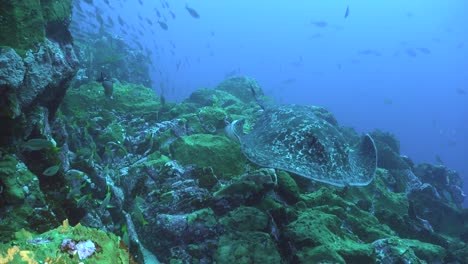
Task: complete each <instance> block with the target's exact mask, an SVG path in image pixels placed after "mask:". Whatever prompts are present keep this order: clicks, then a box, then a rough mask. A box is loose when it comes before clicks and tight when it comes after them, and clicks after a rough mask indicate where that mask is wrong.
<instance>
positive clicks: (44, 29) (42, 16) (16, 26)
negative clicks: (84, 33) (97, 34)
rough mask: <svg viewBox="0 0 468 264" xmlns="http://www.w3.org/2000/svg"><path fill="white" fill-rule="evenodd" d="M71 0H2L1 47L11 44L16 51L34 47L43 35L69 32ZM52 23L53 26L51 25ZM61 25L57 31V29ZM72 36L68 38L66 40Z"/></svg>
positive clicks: (22, 53)
mask: <svg viewBox="0 0 468 264" xmlns="http://www.w3.org/2000/svg"><path fill="white" fill-rule="evenodd" d="M71 11H72V1H71V0H65V1H53V0H46V1H40V0H22V1H16V0H5V1H2V8H1V9H0V17H1V18H2V19H1V21H0V46H10V47H13V48H14V49H15V50H16V51H17V52H18V53H19V54H21V55H24V53H25V51H26V50H28V49H31V48H34V44H36V43H38V42H43V41H44V40H45V37H46V36H48V37H51V36H52V37H54V36H56V34H57V33H61V34H62V37H63V35H64V34H68V35H69V32H68V29H67V27H68V23H69V21H70V18H71ZM51 25H52V26H51ZM58 28H60V30H57V29H58ZM57 31H58V32H57ZM70 42H71V38H70V39H68V43H70Z"/></svg>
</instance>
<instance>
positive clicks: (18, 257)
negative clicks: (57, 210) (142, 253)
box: [0, 221, 132, 264]
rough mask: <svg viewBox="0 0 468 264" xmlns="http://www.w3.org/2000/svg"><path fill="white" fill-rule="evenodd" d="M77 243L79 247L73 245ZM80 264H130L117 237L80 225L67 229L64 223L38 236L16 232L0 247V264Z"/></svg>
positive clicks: (126, 252) (124, 248)
mask: <svg viewBox="0 0 468 264" xmlns="http://www.w3.org/2000/svg"><path fill="white" fill-rule="evenodd" d="M80 242H82V243H81V245H83V246H82V247H80V246H78V245H77V244H79V243H80ZM83 242H86V243H83ZM12 244H13V245H14V246H12ZM80 262H81V263H102V264H105V263H109V264H120V263H122V264H128V263H132V260H131V259H130V256H129V253H128V250H127V247H126V246H125V245H124V244H123V243H122V241H121V239H120V238H119V237H118V236H116V235H114V234H111V233H106V232H104V231H101V230H98V229H93V228H88V227H84V226H81V225H77V226H75V227H71V226H69V225H68V221H64V224H63V225H62V226H60V227H58V228H56V229H53V230H50V231H47V232H45V233H42V234H40V235H36V234H32V233H29V232H26V231H24V230H23V231H19V232H17V234H16V240H14V241H12V243H8V244H0V263H18V264H20V263H63V264H67V263H69V264H75V263H80Z"/></svg>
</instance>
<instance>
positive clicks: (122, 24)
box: [117, 16, 125, 27]
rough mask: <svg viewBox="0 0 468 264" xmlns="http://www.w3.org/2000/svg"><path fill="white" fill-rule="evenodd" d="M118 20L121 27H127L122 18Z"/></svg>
mask: <svg viewBox="0 0 468 264" xmlns="http://www.w3.org/2000/svg"><path fill="white" fill-rule="evenodd" d="M117 20H118V21H119V24H120V26H122V27H123V26H125V21H124V20H123V19H122V17H120V16H118V17H117Z"/></svg>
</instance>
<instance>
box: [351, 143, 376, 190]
mask: <svg viewBox="0 0 468 264" xmlns="http://www.w3.org/2000/svg"><path fill="white" fill-rule="evenodd" d="M351 155H352V156H351V158H350V161H351V170H352V175H353V177H356V179H355V181H354V182H353V184H352V185H357V186H363V185H368V184H369V183H370V182H372V180H373V179H374V175H375V171H376V170H377V148H376V147H375V143H374V140H373V139H372V137H371V136H370V135H369V134H366V135H364V137H363V138H362V139H361V142H360V143H359V144H358V146H357V148H356V149H355V151H354V152H353V153H352V154H351Z"/></svg>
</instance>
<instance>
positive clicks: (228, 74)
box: [224, 68, 240, 79]
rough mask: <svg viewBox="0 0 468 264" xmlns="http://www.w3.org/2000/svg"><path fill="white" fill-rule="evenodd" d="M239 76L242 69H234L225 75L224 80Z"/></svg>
mask: <svg viewBox="0 0 468 264" xmlns="http://www.w3.org/2000/svg"><path fill="white" fill-rule="evenodd" d="M239 74H240V68H237V69H234V70H232V71H230V72H227V73H226V74H224V78H225V79H228V78H231V77H234V76H236V75H239Z"/></svg>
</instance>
